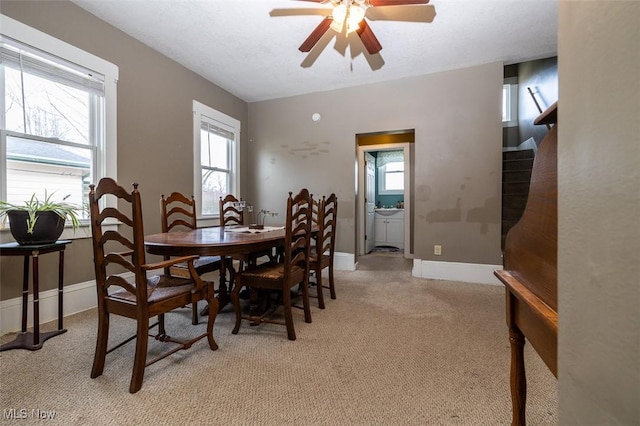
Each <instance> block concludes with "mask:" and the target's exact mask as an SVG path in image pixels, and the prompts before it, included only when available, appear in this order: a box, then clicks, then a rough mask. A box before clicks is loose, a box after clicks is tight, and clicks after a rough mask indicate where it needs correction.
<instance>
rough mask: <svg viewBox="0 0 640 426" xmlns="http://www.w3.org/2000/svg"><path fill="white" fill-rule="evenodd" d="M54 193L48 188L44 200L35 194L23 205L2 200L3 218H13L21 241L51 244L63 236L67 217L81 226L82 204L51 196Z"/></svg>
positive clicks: (12, 224) (11, 225)
mask: <svg viewBox="0 0 640 426" xmlns="http://www.w3.org/2000/svg"><path fill="white" fill-rule="evenodd" d="M52 195H53V194H47V191H46V190H45V192H44V200H40V199H39V198H38V197H36V194H33V195H31V199H30V200H29V201H25V202H24V204H23V205H20V204H12V203H8V202H6V201H2V200H0V218H3V221H5V220H6V219H7V218H8V219H9V229H10V230H11V235H13V238H15V240H16V241H17V242H18V244H20V245H33V244H49V243H53V242H55V241H57V240H58V238H60V235H62V231H64V224H65V221H66V220H67V219H69V220H71V224H72V226H73V229H74V230H76V229H78V227H79V226H80V222H79V220H78V213H77V210H78V206H76V205H74V204H71V203H66V202H64V200H63V201H60V202H56V201H52V200H51V196H52Z"/></svg>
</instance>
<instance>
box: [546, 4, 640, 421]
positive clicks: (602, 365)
mask: <svg viewBox="0 0 640 426" xmlns="http://www.w3.org/2000/svg"><path fill="white" fill-rule="evenodd" d="M559 12H560V14H559V28H560V30H559V34H558V42H559V54H558V58H559V62H558V64H559V85H560V103H559V109H558V117H559V122H560V124H559V127H558V138H559V139H558V166H559V176H558V191H559V205H558V220H559V221H558V299H559V300H558V302H559V308H558V309H559V315H560V320H559V326H560V329H559V342H558V362H559V366H558V373H559V377H558V378H559V399H560V423H561V424H567V425H568V424H585V425H605V424H606V425H613V424H619V425H631V424H636V425H637V424H639V423H640V224H639V223H638V218H639V212H640V166H639V164H640V136H639V135H640V124H639V123H640V82H639V79H638V78H639V76H640V48H639V46H640V26H639V25H638V23H639V22H640V2H637V1H620V2H610V1H608V2H574V1H561V2H560V9H559Z"/></svg>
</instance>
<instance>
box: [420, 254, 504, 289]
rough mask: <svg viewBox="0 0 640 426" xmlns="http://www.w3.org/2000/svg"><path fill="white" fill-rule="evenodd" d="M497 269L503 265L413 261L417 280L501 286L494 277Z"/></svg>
mask: <svg viewBox="0 0 640 426" xmlns="http://www.w3.org/2000/svg"><path fill="white" fill-rule="evenodd" d="M496 269H502V265H485V264H479V263H459V262H436V261H432V260H421V259H413V269H412V271H411V275H412V276H414V277H417V278H430V279H435V280H448V281H464V282H469V283H480V284H495V285H501V283H500V281H499V280H498V278H496V276H495V275H493V271H495V270H496Z"/></svg>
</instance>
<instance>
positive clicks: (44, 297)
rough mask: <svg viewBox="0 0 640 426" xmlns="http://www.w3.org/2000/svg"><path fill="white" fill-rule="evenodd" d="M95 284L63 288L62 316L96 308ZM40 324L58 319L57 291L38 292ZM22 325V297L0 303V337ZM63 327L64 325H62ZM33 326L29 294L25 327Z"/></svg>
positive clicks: (31, 301)
mask: <svg viewBox="0 0 640 426" xmlns="http://www.w3.org/2000/svg"><path fill="white" fill-rule="evenodd" d="M96 300H97V295H96V282H95V281H86V282H83V283H78V284H72V285H68V286H65V287H64V290H63V304H62V306H63V316H67V315H71V314H75V313H78V312H82V311H86V310H87V309H91V308H94V307H96V306H97V305H96ZM39 314H40V323H41V324H42V323H45V322H49V321H53V320H56V319H58V289H57V288H56V289H52V290H47V291H42V292H40V312H39ZM21 325H22V297H16V298H14V299H8V300H3V301H1V302H0V335H2V334H6V333H12V332H15V331H20V327H21ZM63 325H64V324H63ZM32 326H33V295H32V294H29V304H28V308H27V327H32Z"/></svg>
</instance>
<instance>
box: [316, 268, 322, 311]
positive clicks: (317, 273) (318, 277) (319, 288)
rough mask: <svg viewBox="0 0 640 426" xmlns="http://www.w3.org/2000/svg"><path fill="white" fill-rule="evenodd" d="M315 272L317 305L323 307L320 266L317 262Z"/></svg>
mask: <svg viewBox="0 0 640 426" xmlns="http://www.w3.org/2000/svg"><path fill="white" fill-rule="evenodd" d="M315 273H316V291H317V292H318V307H319V308H320V309H324V292H323V290H322V267H321V266H320V264H319V263H318V267H317V268H316V270H315Z"/></svg>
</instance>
